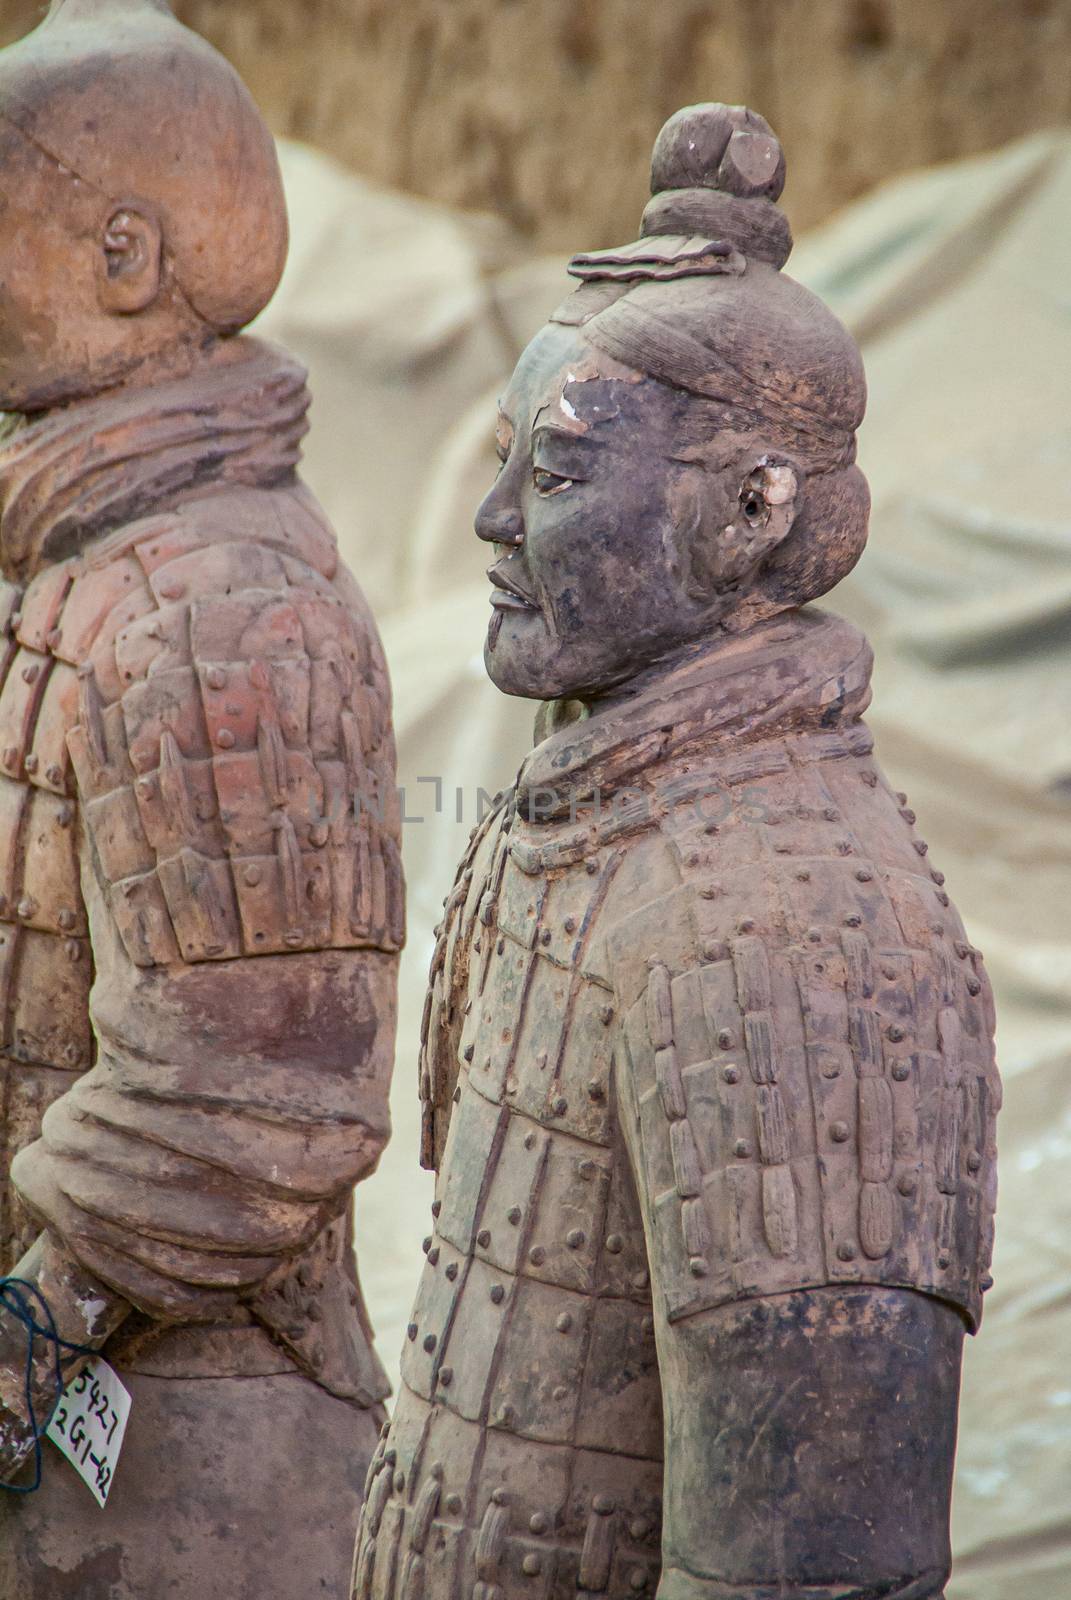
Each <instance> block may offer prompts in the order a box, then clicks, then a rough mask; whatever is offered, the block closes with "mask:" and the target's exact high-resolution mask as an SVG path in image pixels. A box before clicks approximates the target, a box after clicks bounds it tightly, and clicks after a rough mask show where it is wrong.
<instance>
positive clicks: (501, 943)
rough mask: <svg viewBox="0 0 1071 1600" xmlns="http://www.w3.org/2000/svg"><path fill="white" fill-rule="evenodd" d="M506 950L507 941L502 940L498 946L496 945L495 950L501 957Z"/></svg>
mask: <svg viewBox="0 0 1071 1600" xmlns="http://www.w3.org/2000/svg"><path fill="white" fill-rule="evenodd" d="M505 948H506V941H505V939H500V940H499V941H498V943H497V944H496V945H495V949H496V950H497V952H498V954H499V955H501V954H502V952H503V950H505Z"/></svg>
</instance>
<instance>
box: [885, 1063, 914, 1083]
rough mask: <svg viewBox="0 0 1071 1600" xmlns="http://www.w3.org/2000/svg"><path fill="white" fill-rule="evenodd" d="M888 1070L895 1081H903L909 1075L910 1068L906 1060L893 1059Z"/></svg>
mask: <svg viewBox="0 0 1071 1600" xmlns="http://www.w3.org/2000/svg"><path fill="white" fill-rule="evenodd" d="M890 1070H891V1072H892V1075H893V1077H894V1078H895V1080H896V1082H897V1083H905V1082H906V1081H907V1079H908V1078H909V1077H910V1075H911V1068H910V1066H909V1065H908V1063H907V1062H906V1061H894V1062H893V1064H892V1067H891V1069H890Z"/></svg>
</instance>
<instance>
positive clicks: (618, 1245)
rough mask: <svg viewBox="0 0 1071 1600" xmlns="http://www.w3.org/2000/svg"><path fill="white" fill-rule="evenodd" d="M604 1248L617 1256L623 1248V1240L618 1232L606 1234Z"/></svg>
mask: <svg viewBox="0 0 1071 1600" xmlns="http://www.w3.org/2000/svg"><path fill="white" fill-rule="evenodd" d="M606 1248H607V1250H609V1252H610V1254H611V1255H612V1256H619V1255H620V1254H621V1252H622V1250H623V1249H624V1248H625V1241H624V1239H622V1237H621V1235H620V1234H619V1233H611V1234H608V1235H607V1239H606Z"/></svg>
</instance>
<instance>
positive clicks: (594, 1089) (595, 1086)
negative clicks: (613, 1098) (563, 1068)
mask: <svg viewBox="0 0 1071 1600" xmlns="http://www.w3.org/2000/svg"><path fill="white" fill-rule="evenodd" d="M588 1094H589V1095H590V1096H591V1098H592V1099H593V1100H601V1099H603V1097H604V1096H605V1094H606V1091H605V1089H604V1088H603V1086H602V1084H601V1083H600V1082H599V1080H598V1078H589V1079H588Z"/></svg>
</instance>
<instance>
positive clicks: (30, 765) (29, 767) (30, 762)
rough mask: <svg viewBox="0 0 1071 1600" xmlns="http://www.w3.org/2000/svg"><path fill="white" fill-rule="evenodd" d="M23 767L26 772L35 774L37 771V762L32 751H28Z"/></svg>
mask: <svg viewBox="0 0 1071 1600" xmlns="http://www.w3.org/2000/svg"><path fill="white" fill-rule="evenodd" d="M25 766H26V771H27V772H31V773H32V772H36V771H37V766H38V761H37V757H36V756H35V755H34V753H33V751H32V750H31V751H30V753H29V755H28V756H27V757H26V761H25Z"/></svg>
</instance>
